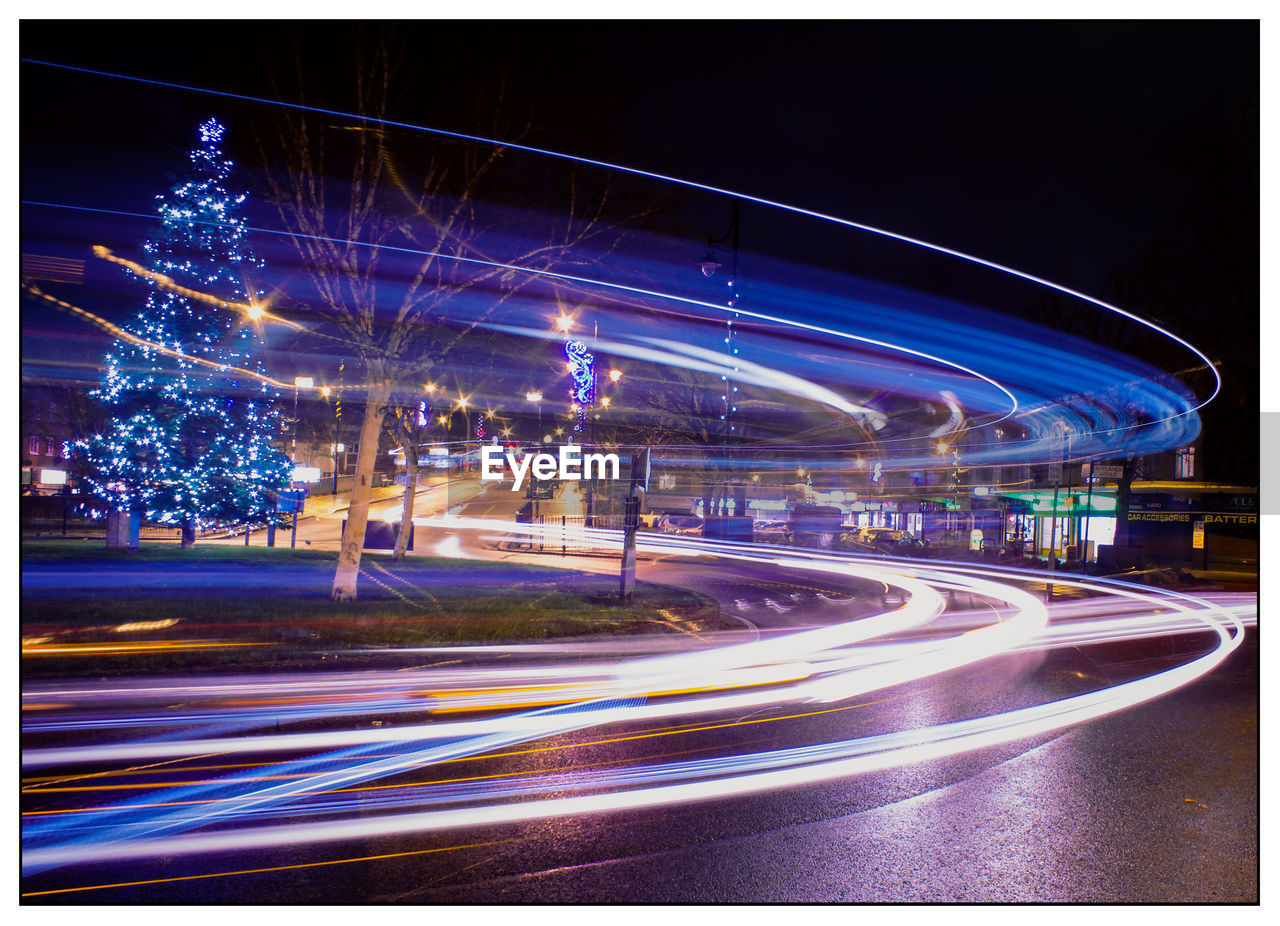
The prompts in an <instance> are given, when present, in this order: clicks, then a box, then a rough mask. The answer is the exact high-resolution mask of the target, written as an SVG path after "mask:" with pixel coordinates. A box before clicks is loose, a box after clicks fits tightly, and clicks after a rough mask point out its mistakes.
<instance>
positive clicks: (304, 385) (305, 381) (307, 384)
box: [292, 376, 316, 463]
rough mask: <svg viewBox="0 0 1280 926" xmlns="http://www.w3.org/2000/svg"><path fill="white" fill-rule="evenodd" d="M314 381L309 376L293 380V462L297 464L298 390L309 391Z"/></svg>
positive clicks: (297, 377) (296, 377)
mask: <svg viewBox="0 0 1280 926" xmlns="http://www.w3.org/2000/svg"><path fill="white" fill-rule="evenodd" d="M315 384H316V381H315V380H314V379H312V378H311V377H310V376H295V377H294V378H293V454H292V455H293V462H295V463H297V462H298V390H299V389H311V388H313V387H314V386H315Z"/></svg>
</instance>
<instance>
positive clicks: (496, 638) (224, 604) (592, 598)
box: [21, 541, 719, 678]
mask: <svg viewBox="0 0 1280 926" xmlns="http://www.w3.org/2000/svg"><path fill="white" fill-rule="evenodd" d="M21 553H22V575H23V596H22V608H21V628H22V638H23V661H22V663H23V674H24V676H26V677H28V678H36V677H45V676H49V677H52V676H59V677H65V676H68V675H98V676H107V675H114V674H124V673H135V672H141V671H168V670H183V671H190V670H200V669H210V670H216V669H222V668H231V667H251V668H261V669H270V668H286V667H290V666H300V665H314V664H315V663H316V662H317V661H318V660H339V661H340V662H341V663H342V664H343V665H344V666H347V667H351V666H359V665H361V664H374V663H377V662H385V661H386V660H387V659H388V658H390V657H391V656H392V655H393V653H394V651H395V650H397V649H398V648H403V647H414V646H426V645H438V644H450V643H495V642H503V641H517V640H549V639H562V638H568V637H576V636H583V635H592V634H610V633H650V632H666V633H678V632H693V633H697V632H700V631H702V630H706V629H710V628H714V627H717V626H718V620H719V607H718V605H717V604H716V603H715V602H714V601H713V600H712V599H710V598H708V597H706V596H704V595H701V594H699V593H697V592H694V591H691V590H687V589H681V588H674V587H672V586H665V585H657V584H653V583H639V586H638V588H637V590H636V594H635V595H634V596H633V598H632V601H631V603H630V605H628V606H626V607H623V606H621V605H620V604H619V602H618V597H617V579H616V578H614V577H611V576H602V575H596V574H592V573H584V572H579V571H576V570H572V569H558V568H551V567H547V566H540V565H528V564H519V563H507V562H493V561H486V560H460V559H444V558H435V557H418V556H414V557H409V558H406V559H405V560H402V561H400V562H398V563H397V562H395V561H392V560H391V558H390V557H389V556H383V555H378V554H368V553H366V554H365V556H364V558H363V560H362V570H361V572H362V574H361V578H360V597H359V599H358V600H356V601H353V602H335V601H332V600H331V599H330V598H329V587H330V584H331V582H332V578H333V569H334V565H335V563H336V559H337V555H336V553H332V552H324V551H318V550H290V549H266V548H261V547H257V548H255V547H248V548H245V547H233V546H206V547H196V548H194V549H192V550H187V551H182V550H179V549H177V547H175V546H173V545H161V544H154V545H145V546H144V547H143V549H142V550H140V551H139V552H137V553H121V552H118V551H108V550H106V549H103V548H102V547H101V546H99V545H98V544H88V543H77V542H74V541H67V542H61V541H40V542H28V543H24V544H23V545H22V548H21ZM419 658H420V657H419Z"/></svg>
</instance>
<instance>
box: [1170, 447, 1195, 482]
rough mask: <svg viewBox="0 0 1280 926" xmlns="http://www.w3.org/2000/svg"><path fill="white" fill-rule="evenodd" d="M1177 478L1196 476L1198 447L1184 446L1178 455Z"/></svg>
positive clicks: (1192, 477)
mask: <svg viewBox="0 0 1280 926" xmlns="http://www.w3.org/2000/svg"><path fill="white" fill-rule="evenodd" d="M1176 467H1177V475H1176V477H1175V478H1177V479H1194V478H1196V448H1195V447H1183V448H1182V449H1181V450H1179V451H1178V455H1177V462H1176Z"/></svg>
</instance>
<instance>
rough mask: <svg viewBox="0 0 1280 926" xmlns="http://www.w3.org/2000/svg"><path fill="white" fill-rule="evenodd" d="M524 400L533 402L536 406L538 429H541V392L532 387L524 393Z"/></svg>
mask: <svg viewBox="0 0 1280 926" xmlns="http://www.w3.org/2000/svg"><path fill="white" fill-rule="evenodd" d="M524 400H525V401H526V402H533V403H534V404H535V405H537V406H538V430H539V431H541V430H542V393H541V392H539V391H538V390H536V389H532V390H530V391H529V392H526V393H525V394H524Z"/></svg>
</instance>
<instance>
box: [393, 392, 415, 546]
mask: <svg viewBox="0 0 1280 926" xmlns="http://www.w3.org/2000/svg"><path fill="white" fill-rule="evenodd" d="M409 414H411V415H413V418H412V419H411V421H412V422H413V424H411V425H410V426H409V440H408V442H407V444H406V446H405V450H404V453H405V456H404V465H405V476H404V507H403V508H402V509H401V510H400V532H399V533H398V534H396V548H395V550H394V551H392V554H391V558H392V559H404V555H405V553H406V552H408V549H409V534H410V533H412V532H413V502H414V498H415V497H416V496H417V494H418V410H417V409H416V408H414V409H410V410H409Z"/></svg>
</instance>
